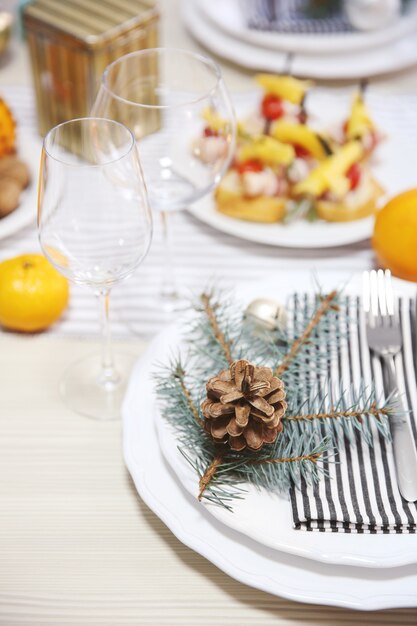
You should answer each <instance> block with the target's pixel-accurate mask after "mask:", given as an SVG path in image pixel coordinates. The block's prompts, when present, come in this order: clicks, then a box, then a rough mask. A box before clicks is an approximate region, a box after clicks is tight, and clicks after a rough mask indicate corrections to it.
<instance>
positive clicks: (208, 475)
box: [198, 451, 224, 501]
mask: <svg viewBox="0 0 417 626" xmlns="http://www.w3.org/2000/svg"><path fill="white" fill-rule="evenodd" d="M223 456H224V452H223V451H221V452H218V453H217V454H216V456H215V457H214V459H213V460H212V462H211V463H210V465H209V466H208V467H207V469H206V471H205V472H204V474H203V475H202V476H201V478H200V480H199V481H198V486H199V488H200V491H199V492H198V499H199V500H200V501H201V498H202V497H203V493H204V492H205V490H206V489H207V487H208V485H209V484H210V482H211V480H212V479H213V478H214V475H215V473H216V470H217V468H218V466H219V465H220V463H221V462H222V459H223Z"/></svg>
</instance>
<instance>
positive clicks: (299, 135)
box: [270, 120, 328, 161]
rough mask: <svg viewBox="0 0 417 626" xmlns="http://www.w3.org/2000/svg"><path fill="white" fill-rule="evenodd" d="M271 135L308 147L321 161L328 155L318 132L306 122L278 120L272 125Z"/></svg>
mask: <svg viewBox="0 0 417 626" xmlns="http://www.w3.org/2000/svg"><path fill="white" fill-rule="evenodd" d="M270 132H271V135H272V137H274V138H275V139H278V141H282V142H283V143H291V144H297V145H299V146H302V147H303V148H306V150H308V151H309V152H310V154H311V155H312V156H313V157H315V158H316V159H317V160H319V161H323V160H324V159H326V158H327V157H328V154H327V152H326V150H325V149H324V146H323V143H322V142H321V141H320V139H319V137H318V136H317V133H315V132H314V131H313V130H311V128H309V127H308V126H306V125H305V124H295V123H293V122H287V121H285V120H277V121H276V122H274V123H273V124H272V126H271V130H270Z"/></svg>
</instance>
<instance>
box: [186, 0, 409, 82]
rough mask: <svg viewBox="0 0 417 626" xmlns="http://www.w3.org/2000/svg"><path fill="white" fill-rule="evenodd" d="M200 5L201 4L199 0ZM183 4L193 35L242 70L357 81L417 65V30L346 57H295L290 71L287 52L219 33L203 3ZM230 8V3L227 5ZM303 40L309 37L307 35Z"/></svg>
mask: <svg viewBox="0 0 417 626" xmlns="http://www.w3.org/2000/svg"><path fill="white" fill-rule="evenodd" d="M200 2H201V0H200ZM200 2H196V1H195V0H183V4H182V14H183V20H184V23H185V25H186V27H187V29H188V30H189V32H190V33H191V35H192V36H193V37H194V38H195V39H196V40H197V41H198V42H199V43H201V44H202V45H203V46H204V47H205V48H207V50H209V51H210V52H212V53H213V54H215V55H217V56H219V57H221V58H223V59H225V60H227V61H232V62H233V63H236V64H237V65H239V66H240V67H245V68H247V69H252V70H263V71H267V72H273V73H282V72H285V71H287V72H288V71H289V69H290V70H291V73H292V74H294V75H296V76H308V77H309V78H316V79H323V80H348V79H351V80H355V79H358V80H359V79H363V78H369V77H371V76H378V75H381V74H388V73H390V72H396V71H399V70H402V69H405V68H408V67H411V66H413V65H415V64H416V63H417V37H416V33H415V31H416V27H414V29H413V32H411V33H409V34H408V35H405V36H403V37H401V38H400V39H398V40H394V41H391V42H388V43H385V44H383V45H379V46H374V47H372V48H369V49H367V50H366V54H364V52H363V50H356V51H355V52H350V53H349V54H346V53H342V52H339V53H334V52H331V53H330V52H329V53H327V54H326V53H320V54H314V55H312V54H311V53H309V54H306V53H304V54H299V53H297V54H294V56H293V57H292V58H291V66H290V68H289V67H288V55H289V54H290V53H289V52H288V51H286V50H278V49H268V48H265V47H260V46H256V45H253V44H250V43H248V42H246V41H241V40H239V39H235V38H234V37H232V36H231V35H230V34H228V33H226V32H225V31H224V30H220V29H219V28H218V27H217V26H216V25H214V24H213V23H212V22H211V21H210V20H208V19H207V17H206V15H205V14H204V13H203V12H202V11H201V3H200ZM225 4H227V3H225ZM304 37H306V36H305V35H304Z"/></svg>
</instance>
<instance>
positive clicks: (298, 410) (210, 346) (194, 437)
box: [157, 291, 396, 510]
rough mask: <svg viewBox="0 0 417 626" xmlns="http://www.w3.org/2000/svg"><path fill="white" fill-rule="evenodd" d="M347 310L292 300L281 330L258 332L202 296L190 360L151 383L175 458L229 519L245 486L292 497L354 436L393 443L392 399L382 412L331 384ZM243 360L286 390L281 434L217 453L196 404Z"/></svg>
mask: <svg viewBox="0 0 417 626" xmlns="http://www.w3.org/2000/svg"><path fill="white" fill-rule="evenodd" d="M348 308H349V307H348V302H347V299H346V298H342V297H341V295H340V294H339V293H337V292H336V291H333V292H331V293H329V294H320V293H319V294H317V295H316V296H315V297H313V298H311V297H308V296H300V295H297V294H295V295H294V296H293V297H292V298H291V300H290V303H289V306H288V317H289V319H288V323H287V327H286V328H285V329H283V328H281V329H277V330H275V331H273V332H272V331H259V329H258V328H257V327H256V326H254V325H253V324H251V323H250V322H248V320H245V318H244V316H243V315H242V308H241V307H240V306H239V305H238V304H236V303H235V301H234V299H233V298H232V297H230V296H229V297H227V296H226V294H225V293H222V292H215V291H212V292H208V293H203V294H202V295H201V296H200V298H199V300H198V302H197V303H196V305H195V309H196V316H195V320H194V321H193V323H192V325H191V327H189V328H188V334H187V335H188V337H187V338H188V340H189V353H188V355H187V358H186V359H185V360H186V362H187V367H188V371H187V369H186V366H185V363H184V360H181V359H180V358H177V359H173V360H172V362H171V363H170V364H169V365H168V367H166V368H164V369H163V370H162V371H161V372H160V373H159V374H158V376H157V393H158V397H159V399H160V402H161V408H162V412H163V415H164V417H165V418H166V419H167V420H168V421H169V422H170V423H171V424H172V425H173V426H174V428H175V430H176V434H177V437H178V441H179V446H178V447H179V450H180V452H181V454H182V455H183V456H184V458H185V459H186V460H187V462H188V463H189V464H190V465H191V466H192V467H193V468H194V470H195V472H196V474H197V476H198V481H199V490H198V493H197V494H196V495H198V497H199V499H201V498H205V499H206V500H208V501H210V502H212V503H215V504H218V505H221V506H224V507H225V508H227V509H230V510H231V509H232V504H233V501H234V500H235V499H238V498H242V497H244V493H245V487H246V486H247V485H248V484H251V485H254V486H255V487H257V488H266V489H268V490H270V491H288V490H289V489H290V487H291V486H296V487H299V486H300V483H301V480H302V479H303V480H305V481H306V483H308V484H312V483H315V482H317V481H318V480H320V477H321V476H322V475H323V473H325V469H324V467H325V464H324V463H323V460H326V461H329V460H334V459H335V458H336V456H337V450H338V448H340V447H342V446H343V445H344V444H345V442H350V443H351V444H352V445H354V442H355V433H356V432H358V433H360V435H361V436H362V437H363V439H364V441H366V442H367V443H368V444H369V445H372V440H373V435H372V431H373V426H374V425H375V426H376V428H377V429H378V432H379V433H381V434H382V436H383V437H384V438H386V439H389V438H390V431H389V427H388V418H389V415H390V414H391V413H392V412H393V411H394V410H396V400H395V398H390V399H389V401H385V402H379V400H378V398H376V396H375V392H374V391H373V390H370V389H367V388H366V387H365V386H364V385H361V386H360V387H359V388H355V387H354V386H350V387H349V388H347V389H344V388H343V387H342V386H341V385H340V384H339V383H337V384H336V383H335V381H333V380H332V378H331V362H332V359H333V358H334V357H335V355H336V353H337V349H338V346H339V344H340V341H341V340H342V339H343V337H344V336H345V337H346V336H347V328H348V321H349V323H350V324H352V323H354V321H353V320H349V319H348ZM241 358H245V359H248V360H250V361H252V362H253V363H254V364H257V365H263V366H269V367H271V368H272V369H273V370H274V373H275V374H276V375H278V376H279V377H280V378H281V379H282V380H283V381H284V383H285V388H286V392H287V402H288V408H287V411H286V414H285V416H284V417H283V418H282V424H283V431H282V432H281V433H280V434H279V435H278V437H277V439H276V441H275V442H274V443H272V444H265V445H264V446H263V447H262V449H261V450H259V451H251V450H249V449H247V448H246V449H245V450H243V451H241V452H236V451H233V450H231V449H230V448H229V447H228V446H227V445H225V444H216V443H215V442H214V441H213V440H212V439H211V437H210V436H209V434H208V433H207V432H206V431H205V429H204V419H205V418H204V416H203V414H202V412H201V408H200V405H201V402H202V400H203V399H204V398H205V394H206V390H205V384H206V382H207V380H208V379H209V378H210V377H212V376H214V375H216V374H218V372H219V371H220V370H222V369H226V368H227V367H228V366H229V365H230V364H231V363H232V362H233V361H236V360H238V359H241Z"/></svg>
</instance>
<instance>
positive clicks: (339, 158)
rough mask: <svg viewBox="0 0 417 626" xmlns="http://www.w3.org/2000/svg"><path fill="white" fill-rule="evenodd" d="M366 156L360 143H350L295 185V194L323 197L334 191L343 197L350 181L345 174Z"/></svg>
mask: <svg viewBox="0 0 417 626" xmlns="http://www.w3.org/2000/svg"><path fill="white" fill-rule="evenodd" d="M363 155H364V150H363V147H362V145H361V144H360V143H359V141H350V142H349V143H347V144H345V145H344V146H342V148H340V150H339V152H337V153H336V154H333V155H332V156H330V157H328V158H327V159H326V160H325V161H323V162H322V163H320V165H319V166H318V167H316V168H315V169H314V170H313V171H312V172H311V173H310V174H309V176H307V178H305V179H304V180H303V181H301V182H300V183H298V184H297V185H295V187H294V194H295V195H297V196H300V195H311V196H315V197H318V196H321V194H322V193H324V192H325V191H329V190H330V191H332V192H334V193H335V194H337V195H338V196H343V195H344V194H346V193H347V192H348V190H349V181H348V180H347V178H346V176H345V174H346V172H347V171H348V169H349V168H350V167H351V166H352V165H353V164H354V163H357V162H358V161H360V160H361V158H362V157H363Z"/></svg>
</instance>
